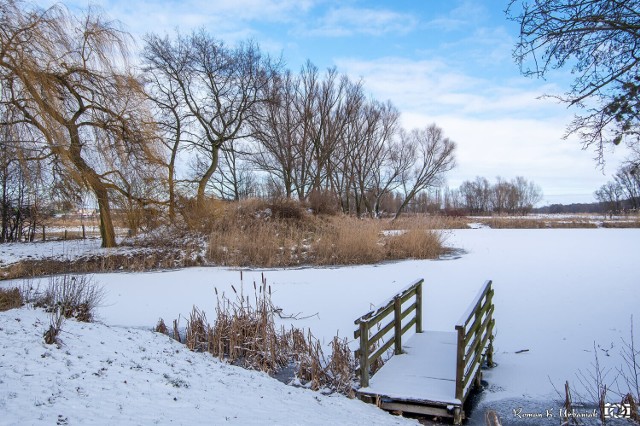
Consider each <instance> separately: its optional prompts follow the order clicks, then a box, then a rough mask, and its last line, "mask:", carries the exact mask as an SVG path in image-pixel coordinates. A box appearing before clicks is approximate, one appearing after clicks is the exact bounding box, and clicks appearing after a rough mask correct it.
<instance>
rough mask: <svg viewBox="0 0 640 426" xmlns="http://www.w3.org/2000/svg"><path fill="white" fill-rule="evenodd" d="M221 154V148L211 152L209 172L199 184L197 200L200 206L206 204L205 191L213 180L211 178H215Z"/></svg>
mask: <svg viewBox="0 0 640 426" xmlns="http://www.w3.org/2000/svg"><path fill="white" fill-rule="evenodd" d="M219 154H220V148H219V147H215V148H213V149H212V150H211V164H210V165H209V168H208V169H207V171H206V172H205V173H204V175H203V176H202V178H200V181H199V182H198V195H197V198H196V202H197V203H198V205H199V206H200V205H202V203H203V202H204V190H205V189H206V187H207V184H208V183H209V180H210V179H211V176H213V173H214V172H215V171H216V169H217V168H218V158H219Z"/></svg>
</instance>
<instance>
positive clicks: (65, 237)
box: [64, 229, 67, 240]
mask: <svg viewBox="0 0 640 426" xmlns="http://www.w3.org/2000/svg"><path fill="white" fill-rule="evenodd" d="M64 239H65V240H66V239H67V230H66V229H65V230H64Z"/></svg>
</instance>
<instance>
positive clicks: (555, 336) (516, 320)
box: [0, 229, 640, 424]
mask: <svg viewBox="0 0 640 426" xmlns="http://www.w3.org/2000/svg"><path fill="white" fill-rule="evenodd" d="M447 243H448V244H449V245H450V246H453V247H458V248H462V249H464V250H465V251H466V253H464V254H461V255H459V256H453V257H451V258H448V259H444V260H437V261H411V260H410V261H402V262H393V263H385V264H380V265H370V266H357V267H336V268H300V269H272V270H251V271H244V273H243V277H244V280H243V281H244V283H243V286H242V287H243V291H244V293H245V294H252V293H253V285H252V283H253V281H256V282H258V283H259V282H260V280H261V275H262V274H264V275H265V276H266V279H267V282H268V283H269V284H270V285H271V288H272V291H273V301H274V303H275V304H276V305H278V306H279V307H281V308H282V309H283V310H284V312H285V313H286V314H292V315H296V314H299V315H297V316H298V317H300V318H302V317H307V316H310V317H309V318H306V319H301V320H297V321H294V322H295V323H296V325H297V326H299V327H303V326H305V327H310V328H311V330H312V331H313V333H314V334H315V335H316V336H317V337H319V338H321V339H323V340H324V341H326V342H328V341H329V340H330V339H331V337H332V336H333V335H335V334H336V333H339V334H340V335H341V336H347V337H351V336H352V335H353V330H354V325H353V320H354V319H355V318H357V317H358V316H359V315H361V314H363V313H364V312H366V311H367V310H368V309H369V308H370V306H371V305H377V304H378V303H379V302H381V301H382V300H384V299H386V298H387V297H389V296H391V295H392V294H393V293H394V292H396V291H397V290H399V289H400V288H402V287H404V286H405V285H406V284H408V283H409V282H411V281H413V280H415V279H416V278H419V277H422V278H424V279H425V288H424V302H425V307H424V309H425V313H424V328H426V329H431V330H452V329H453V325H454V324H455V322H456V321H457V320H458V319H459V316H460V315H461V313H462V312H463V311H464V310H465V308H466V306H467V304H468V303H469V302H470V300H471V299H472V298H473V296H474V295H475V294H476V292H477V290H478V288H479V287H480V285H481V284H482V283H483V282H484V280H486V279H492V280H493V282H494V289H495V298H494V301H495V305H496V312H495V318H496V331H497V337H496V341H495V345H496V354H495V360H496V362H497V363H498V364H499V365H498V367H497V368H495V369H493V370H491V371H487V372H486V373H485V380H486V381H487V382H488V385H489V386H488V388H487V390H486V391H485V392H484V393H483V395H482V401H481V406H482V407H483V408H492V407H494V406H503V407H504V404H505V403H504V401H520V402H519V404H523V402H522V401H525V402H524V404H525V406H524V407H523V409H524V410H525V412H526V409H527V406H530V407H531V410H533V409H537V408H536V407H543V406H545V407H546V406H547V405H549V403H550V402H549V401H553V400H555V399H556V398H557V395H556V394H555V391H554V389H553V386H552V384H553V385H555V386H556V387H558V388H559V389H560V388H561V387H562V385H563V384H564V381H565V380H569V381H570V382H571V384H572V386H574V387H575V388H576V389H577V390H578V392H579V393H584V390H581V389H580V388H581V384H580V383H579V381H578V380H577V376H576V374H577V373H578V372H580V371H582V372H583V373H587V375H588V373H589V372H590V371H591V370H592V367H591V364H592V363H593V361H594V342H595V343H596V345H599V348H597V349H596V351H597V352H598V354H599V360H600V363H601V365H602V366H603V368H605V369H606V368H615V367H618V366H620V364H621V360H620V357H619V352H620V350H621V348H622V339H626V340H629V330H630V317H631V315H632V314H634V313H636V312H637V311H638V306H639V305H640V303H639V302H640V294H639V287H638V284H639V282H638V274H637V266H638V259H640V258H639V256H638V253H639V248H640V247H639V245H640V230H639V229H539V230H509V229H505V230H494V229H466V230H456V231H450V232H449V233H448V241H447ZM94 277H95V279H96V280H97V281H98V282H100V283H101V284H102V285H103V286H104V288H105V290H106V291H107V300H106V303H105V306H104V307H102V308H101V309H100V310H99V317H100V320H101V321H102V322H103V323H104V324H106V325H109V326H122V327H126V328H125V329H120V328H104V330H116V331H115V332H114V333H115V334H118V335H123V334H125V333H142V332H141V331H135V330H132V329H131V327H133V328H145V329H149V328H151V327H153V325H155V323H156V322H157V320H158V318H159V317H162V318H164V319H165V321H166V322H167V323H169V322H170V321H171V320H173V319H174V318H177V317H178V316H179V315H180V316H181V318H182V321H181V323H182V325H184V317H185V316H188V314H189V312H190V311H191V308H192V306H193V305H197V306H198V307H200V308H202V309H204V310H205V311H206V313H207V317H208V318H209V320H210V321H212V320H213V318H214V306H215V300H216V299H215V294H214V288H217V289H218V291H220V292H225V293H227V294H231V285H234V286H235V287H236V288H238V287H239V282H240V273H239V271H237V270H229V269H224V268H189V269H184V270H176V271H169V272H149V273H116V274H96V275H95V276H94ZM21 283H22V281H21V280H19V281H18V284H21ZM45 283H46V281H45ZM0 285H3V286H8V285H10V283H7V282H5V283H2V284H0ZM14 315H15V314H14ZM0 318H1V319H0V321H2V322H0V324H2V325H1V326H0V327H2V328H4V327H5V325H4V323H5V322H6V321H7V319H6V318H11V315H10V316H9V317H7V316H6V314H5V315H4V316H3V317H0ZM24 321H25V322H29V321H31V322H33V320H29V319H28V318H27V319H25V320H24ZM637 322H638V317H637V316H636V341H640V340H638V339H639V338H640V335H638V331H637V330H638V329H639V326H638V324H637ZM87 327H96V328H97V329H99V330H101V331H100V332H99V333H100V334H102V330H103V328H102V327H103V326H101V325H94V326H87ZM72 333H79V332H77V331H74V332H72ZM105 333H106V332H105ZM41 334H42V333H40V334H38V335H36V336H35V337H33V339H34V341H33V342H32V343H30V345H32V346H34V345H35V346H34V347H36V348H38V350H41V351H42V352H43V353H44V352H45V349H44V347H43V346H42V344H41V343H40V340H41V339H39V336H41ZM136 336H141V334H136ZM145 336H146V334H145ZM66 339H70V337H67V336H66V335H63V340H66ZM96 339H101V338H100V337H96ZM136 339H137V337H136V338H135V339H134V343H132V345H133V346H131V347H130V348H129V349H127V351H125V350H124V349H122V351H120V350H118V349H115V350H118V352H122V356H123V357H129V358H139V357H142V356H144V354H141V353H140V352H141V349H140V348H141V347H142V348H144V347H146V346H147V343H146V340H145V339H147V338H146V337H144V338H142V342H141V343H138V342H136V341H135V340H136ZM3 344H4V339H3ZM118 344H119V343H114V347H117V345H118ZM523 350H526V351H524V352H520V351H523ZM46 351H48V352H51V353H53V354H57V355H59V356H61V357H62V354H63V353H64V351H65V348H64V347H63V348H62V350H60V351H58V350H56V349H51V348H48V349H46ZM128 351H133V353H129V352H128ZM517 352H520V353H517ZM190 356H194V357H203V355H196V354H193V355H190ZM38 357H40V354H38ZM5 359H6V357H0V360H1V361H0V363H5V362H6V361H5ZM43 359H45V360H46V359H48V358H47V357H45V358H43ZM151 362H152V363H154V364H157V363H158V362H164V361H158V362H155V361H151ZM202 362H203V363H204V362H205V361H202ZM206 362H207V363H209V365H211V366H218V365H220V364H218V363H213V362H212V361H206ZM75 363H78V364H79V363H80V362H79V361H74V364H75ZM121 363H122V361H121ZM142 365H143V366H144V368H147V365H146V364H144V363H143V364H142ZM198 365H201V364H198ZM3 367H4V364H3ZM151 368H153V367H151ZM198 368H199V367H198ZM210 368H214V367H210ZM215 368H218V367H215ZM226 368H230V367H226ZM1 370H2V371H4V370H5V369H4V368H2V369H1ZM38 371H39V370H38ZM59 371H61V373H60V374H59V375H54V376H53V377H50V378H49V379H47V380H51V382H52V383H62V382H66V381H68V380H67V379H68V377H69V376H70V375H67V374H66V373H65V370H64V369H62V368H60V369H59ZM234 371H235V370H234ZM87 372H88V374H91V373H93V371H90V370H87ZM0 374H1V373H0ZM29 374H34V373H33V372H31V373H29ZM35 374H38V372H36V373H35ZM71 374H73V373H71ZM167 374H169V375H170V376H171V375H172V374H176V373H167ZM195 374H197V375H198V376H204V375H208V374H210V373H209V372H205V373H195V370H194V375H195ZM237 374H241V373H237ZM252 374H254V375H256V376H259V375H257V374H256V373H252ZM609 377H610V378H613V374H612V375H610V376H609ZM2 380H4V379H2ZM31 380H34V381H36V382H38V381H37V380H36V379H31ZM44 380H45V379H43V381H44ZM123 380H126V378H124V379H123ZM154 380H155V379H154ZM192 380H195V379H192ZM265 380H267V379H266V378H265ZM150 382H151V383H155V382H154V381H153V380H151V379H150ZM10 385H11V386H8V385H7V382H6V381H5V382H4V383H0V408H3V406H4V407H7V408H9V407H10V406H11V405H12V404H14V403H16V404H17V403H18V402H15V400H16V399H20V404H25V402H24V401H23V400H22V398H25V397H24V396H21V397H20V398H17V397H12V398H9V395H10V392H15V391H14V390H13V389H11V387H12V386H13V385H12V384H10ZM40 386H41V387H42V388H46V387H47V386H49V385H48V382H44V383H40ZM103 386H105V387H107V388H108V387H109V386H112V384H107V385H103ZM113 386H116V384H113ZM118 386H119V384H118ZM198 386H199V385H198ZM203 386H204V385H203ZM264 386H266V385H264ZM278 386H279V385H278ZM82 389H85V387H84V386H82ZM180 389H181V388H180ZM188 389H189V392H191V391H193V392H194V393H197V392H196V389H200V388H198V387H196V386H195V385H193V386H191V387H190V388H188ZM286 389H288V388H286ZM180 391H181V392H183V391H184V392H187V391H186V390H180ZM154 392H155V391H154ZM211 392H213V391H211ZM296 392H298V391H296ZM279 395H280V397H282V394H279ZM318 397H320V396H318ZM28 398H30V399H29V401H27V403H26V404H27V405H29V404H31V407H30V410H31V411H32V412H33V413H41V411H40V409H38V408H37V407H36V406H35V399H34V398H32V397H28ZM145 398H146V397H145ZM194 398H195V397H194ZM276 398H277V397H276ZM210 399H211V398H207V400H210ZM12 401H14V402H12ZM78 401H80V402H82V399H81V397H80V396H78V397H77V398H76V402H75V403H78V404H79V402H78ZM611 402H618V401H616V400H615V399H613V397H612V400H611ZM128 403H129V402H128V400H127V399H126V398H122V399H120V404H122V405H123V406H127V404H128ZM138 403H140V402H139V401H137V402H135V403H134V402H132V404H138ZM218 403H220V404H224V401H222V402H218ZM353 403H355V404H357V402H353ZM56 404H57V402H56ZM209 404H212V403H211V402H209ZM216 404H217V403H216ZM345 404H346V402H345ZM527 404H528V405H527ZM160 405H165V404H160ZM255 405H256V404H254V406H253V407H252V406H251V405H248V406H247V408H246V410H248V411H251V410H258V409H263V408H264V407H263V406H262V405H260V404H258V407H255ZM201 406H204V404H203V405H201ZM513 408H516V407H513ZM547 408H549V407H547ZM556 408H557V407H556ZM3 409H4V408H3ZM510 409H511V408H510V406H507V408H506V409H505V410H503V411H504V412H507V413H508V412H509V411H510ZM221 410H222V409H221ZM273 410H274V411H277V409H276V408H274V409H273ZM328 411H331V410H330V409H329V410H328ZM21 412H22V411H21ZM60 414H64V415H65V416H68V414H67V413H63V412H61V413H60ZM38 415H39V414H38ZM38 415H34V416H35V417H34V418H35V419H37V417H38ZM292 419H293V420H292V422H294V423H295V422H296V421H297V418H295V417H292ZM311 420H313V418H311ZM391 420H393V421H395V419H393V418H391V419H390V421H391ZM34 421H35V420H34ZM334 421H336V422H338V423H345V421H342V420H339V419H338V418H335V419H334ZM0 422H1V421H0ZM305 422H306V420H305ZM353 422H355V419H353V420H352V419H351V418H349V420H348V421H347V422H346V423H353ZM373 423H375V424H377V421H374V422H373ZM505 424H509V423H508V422H507V423H505Z"/></svg>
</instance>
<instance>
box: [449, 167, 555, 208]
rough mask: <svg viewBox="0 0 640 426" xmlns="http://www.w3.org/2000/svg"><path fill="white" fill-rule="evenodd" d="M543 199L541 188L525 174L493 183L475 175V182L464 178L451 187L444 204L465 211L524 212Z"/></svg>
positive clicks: (497, 179) (499, 178)
mask: <svg viewBox="0 0 640 426" xmlns="http://www.w3.org/2000/svg"><path fill="white" fill-rule="evenodd" d="M541 200H542V189H541V188H540V187H539V186H538V185H536V184H535V183H534V182H531V181H528V180H527V179H525V178H524V177H522V176H518V177H516V178H514V179H512V180H511V181H507V180H505V179H503V178H501V177H498V178H496V182H495V183H493V184H491V183H489V181H488V180H487V179H486V178H484V177H476V178H475V180H473V181H464V182H463V183H462V184H461V185H460V187H459V188H458V189H454V190H448V191H447V192H446V193H445V197H444V207H445V210H447V211H450V212H459V213H463V214H487V213H495V214H503V213H506V214H521V215H525V214H527V213H530V212H531V210H532V209H533V207H534V206H535V205H536V204H537V203H539V202H540V201H541Z"/></svg>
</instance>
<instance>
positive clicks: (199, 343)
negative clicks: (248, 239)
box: [155, 277, 355, 397]
mask: <svg viewBox="0 0 640 426" xmlns="http://www.w3.org/2000/svg"><path fill="white" fill-rule="evenodd" d="M240 286H241V287H240V288H241V290H240V292H238V291H236V289H235V287H232V288H233V290H234V292H235V293H234V296H235V297H234V299H230V298H228V297H227V296H226V295H224V294H222V295H220V294H218V292H217V290H216V295H217V297H218V300H217V302H218V303H217V306H216V319H215V321H214V322H213V324H210V323H209V322H208V320H207V317H206V315H205V313H204V312H203V311H201V310H200V309H198V308H197V307H195V306H194V307H193V310H192V312H191V315H190V317H189V319H188V320H187V326H186V330H185V339H184V343H185V345H186V346H187V347H188V348H189V349H191V350H192V351H198V352H209V353H211V354H212V355H214V356H216V357H218V358H220V359H224V360H226V361H229V362H231V363H233V364H235V365H238V366H241V367H244V368H247V369H252V370H260V371H264V372H267V373H269V374H274V373H277V372H278V371H280V370H281V369H282V368H284V367H287V366H291V367H293V369H294V370H295V374H296V378H297V379H298V381H299V382H301V383H304V384H308V386H309V387H310V388H311V389H313V390H318V389H320V388H330V389H332V390H334V391H338V392H340V393H343V394H345V395H348V396H351V397H352V396H353V388H352V385H353V380H354V377H355V361H354V358H353V353H352V352H351V350H350V348H349V346H348V342H347V340H346V339H340V338H338V337H335V338H334V339H333V341H332V343H331V350H332V353H331V355H330V356H329V358H328V359H327V358H326V357H325V354H324V351H323V349H322V345H321V344H320V342H319V341H318V339H316V338H315V337H313V335H312V334H311V332H307V333H305V332H304V331H303V330H301V329H299V328H296V327H293V326H292V327H291V328H290V329H288V330H287V329H285V327H284V326H282V327H280V328H278V327H277V326H276V324H275V317H276V315H281V309H279V308H277V307H276V306H274V305H273V303H272V301H271V288H270V287H269V286H268V285H267V283H266V280H265V279H264V277H263V280H262V283H261V284H260V285H256V283H254V284H253V288H254V294H253V297H252V298H250V297H249V296H248V295H245V294H244V293H243V292H242V283H241V284H240ZM173 324H174V330H173V336H174V338H176V339H177V340H179V339H180V334H179V333H178V332H177V321H174V323H173ZM155 331H157V332H161V333H163V334H169V330H168V329H167V327H166V325H165V323H164V321H163V320H162V319H160V321H159V322H158V324H157V325H156V327H155Z"/></svg>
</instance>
